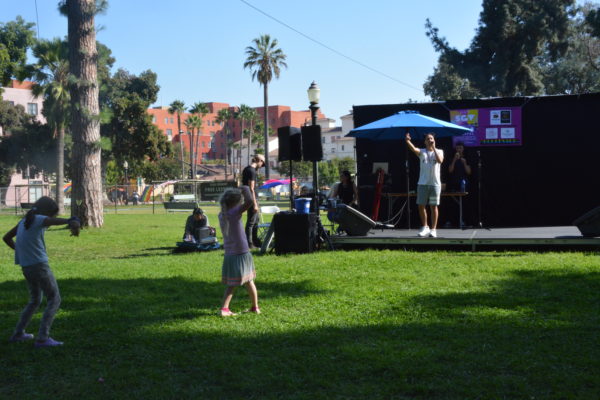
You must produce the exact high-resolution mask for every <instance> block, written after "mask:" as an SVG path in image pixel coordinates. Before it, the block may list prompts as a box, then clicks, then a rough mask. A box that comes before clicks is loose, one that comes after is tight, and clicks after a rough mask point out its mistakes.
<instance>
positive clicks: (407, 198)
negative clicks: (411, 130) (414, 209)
mask: <svg viewBox="0 0 600 400" xmlns="http://www.w3.org/2000/svg"><path fill="white" fill-rule="evenodd" d="M404 150H405V154H404V155H405V158H406V161H405V164H404V165H405V170H406V210H407V215H408V230H409V231H410V186H409V185H410V177H409V176H410V167H409V166H408V155H409V154H408V146H405V147H404Z"/></svg>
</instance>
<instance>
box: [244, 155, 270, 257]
mask: <svg viewBox="0 0 600 400" xmlns="http://www.w3.org/2000/svg"><path fill="white" fill-rule="evenodd" d="M264 166H265V157H264V156H263V155H262V154H256V155H255V156H254V157H252V162H251V163H250V165H248V166H247V167H246V168H244V171H242V185H246V186H248V187H249V188H250V193H251V194H252V198H253V199H254V205H253V206H252V207H250V208H249V209H248V214H247V216H246V238H247V239H248V247H250V249H253V248H255V247H260V246H261V243H260V240H259V239H258V221H259V214H258V200H257V196H256V170H258V169H259V168H261V167H264Z"/></svg>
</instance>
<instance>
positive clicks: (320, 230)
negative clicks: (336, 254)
mask: <svg viewBox="0 0 600 400" xmlns="http://www.w3.org/2000/svg"><path fill="white" fill-rule="evenodd" d="M317 238H318V239H320V240H322V241H323V242H325V243H327V248H328V249H329V250H333V243H331V238H330V237H329V234H328V233H327V231H326V230H325V227H323V223H322V222H321V216H320V215H319V212H318V211H317Z"/></svg>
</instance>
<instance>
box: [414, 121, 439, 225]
mask: <svg viewBox="0 0 600 400" xmlns="http://www.w3.org/2000/svg"><path fill="white" fill-rule="evenodd" d="M406 145H407V146H408V148H409V149H410V151H412V152H413V153H414V154H415V155H416V156H417V157H419V160H420V162H421V163H420V169H419V182H417V205H418V206H419V217H420V218H421V229H419V233H418V236H419V237H426V236H430V237H437V230H436V228H437V222H438V217H439V211H438V206H439V204H440V196H441V194H442V182H441V179H440V165H441V164H442V162H444V151H443V150H441V149H436V147H435V137H434V136H433V133H427V134H425V148H424V149H418V148H416V147H415V145H414V144H412V142H411V137H410V133H408V132H406ZM427 204H429V209H430V210H431V228H430V227H429V225H427Z"/></svg>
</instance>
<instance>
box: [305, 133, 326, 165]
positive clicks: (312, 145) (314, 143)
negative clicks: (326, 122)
mask: <svg viewBox="0 0 600 400" xmlns="http://www.w3.org/2000/svg"><path fill="white" fill-rule="evenodd" d="M302 158H303V159H304V161H321V160H322V159H323V144H322V143H321V125H309V126H303V127H302Z"/></svg>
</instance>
